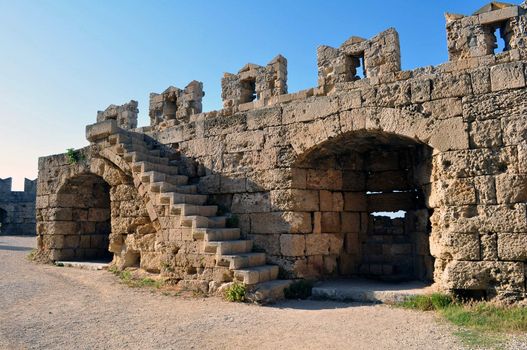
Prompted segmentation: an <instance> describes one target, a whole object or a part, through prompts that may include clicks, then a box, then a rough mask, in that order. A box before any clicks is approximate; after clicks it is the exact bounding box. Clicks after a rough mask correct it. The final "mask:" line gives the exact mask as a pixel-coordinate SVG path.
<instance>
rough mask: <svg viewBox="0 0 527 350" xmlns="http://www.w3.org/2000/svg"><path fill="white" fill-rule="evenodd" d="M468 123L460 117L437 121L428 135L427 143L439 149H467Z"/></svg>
mask: <svg viewBox="0 0 527 350" xmlns="http://www.w3.org/2000/svg"><path fill="white" fill-rule="evenodd" d="M467 129H468V124H467V123H465V122H464V121H463V118H462V117H453V118H450V119H445V120H441V121H439V122H438V123H437V124H436V125H435V128H434V130H433V132H432V134H431V135H430V141H429V144H430V146H432V147H433V148H435V149H436V150H439V151H450V150H458V149H467V148H468V145H469V142H468V141H469V139H468V130H467Z"/></svg>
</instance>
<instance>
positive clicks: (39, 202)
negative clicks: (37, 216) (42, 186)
mask: <svg viewBox="0 0 527 350" xmlns="http://www.w3.org/2000/svg"><path fill="white" fill-rule="evenodd" d="M48 206H49V196H37V199H36V208H37V209H41V208H47V207H48Z"/></svg>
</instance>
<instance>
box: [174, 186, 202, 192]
mask: <svg viewBox="0 0 527 350" xmlns="http://www.w3.org/2000/svg"><path fill="white" fill-rule="evenodd" d="M176 192H178V193H181V194H197V193H198V186H197V185H183V186H178V187H177V191H176Z"/></svg>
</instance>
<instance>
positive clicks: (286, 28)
mask: <svg viewBox="0 0 527 350" xmlns="http://www.w3.org/2000/svg"><path fill="white" fill-rule="evenodd" d="M487 2H488V1H477V0H465V1H460V0H444V1H437V0H428V1H423V0H404V1H383V0H379V1H357V0H348V1H344V0H343V1H327V0H325V1H319V0H304V1H284V0H281V1H279V0H276V1H271V0H266V1H242V0H238V1H221V2H220V1H212V0H210V1H175V0H174V1H153V0H143V1H131V0H126V1H125V0H112V1H108V0H89V1H84V0H74V1H70V0H55V1H49V0H34V1H27V0H10V1H8V0H0V178H5V177H10V176H11V177H14V183H15V188H16V189H21V188H22V183H23V177H29V178H35V177H36V175H37V158H38V157H39V156H44V155H49V154H55V153H62V152H64V151H65V149H66V148H69V147H75V148H78V147H82V146H84V145H86V144H87V142H86V141H85V138H84V127H85V126H86V125H87V124H90V123H93V122H95V118H96V112H97V110H102V109H105V108H106V107H107V106H108V105H109V104H112V103H114V104H122V103H124V102H127V101H129V100H130V99H135V100H138V101H139V110H140V117H139V125H148V94H149V93H150V92H161V91H163V90H164V89H165V88H166V87H168V86H169V85H174V86H178V87H184V86H185V85H186V84H187V83H188V82H189V81H191V80H193V79H196V80H200V81H203V82H204V89H205V92H206V96H205V98H204V101H203V102H204V110H205V111H208V110H213V109H219V108H221V85H220V81H221V77H222V75H223V72H237V71H238V69H239V68H241V67H242V66H243V65H244V64H245V63H247V62H252V63H257V64H262V65H263V64H265V63H267V62H268V61H270V60H271V59H272V58H273V57H274V56H276V55H277V54H278V53H281V54H282V55H284V56H285V57H286V58H287V59H288V70H289V75H288V85H289V92H295V91H298V90H302V89H305V88H309V87H313V86H315V85H316V81H317V67H316V48H317V46H319V45H322V44H325V45H331V46H338V45H340V44H341V43H342V42H343V41H345V40H346V39H347V38H348V37H350V36H352V35H355V36H361V37H365V38H369V37H371V36H373V35H375V34H377V33H378V32H380V31H383V30H385V29H387V28H389V27H395V28H396V29H397V30H398V32H399V35H400V40H401V54H402V65H403V69H412V68H415V67H420V66H426V65H436V64H439V63H442V62H445V61H446V60H447V51H446V39H445V30H444V27H445V20H444V12H451V13H461V14H471V13H472V12H474V11H475V10H477V9H478V8H480V7H481V6H483V5H485V4H486V3H487Z"/></svg>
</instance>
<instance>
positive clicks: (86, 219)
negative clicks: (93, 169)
mask: <svg viewBox="0 0 527 350" xmlns="http://www.w3.org/2000/svg"><path fill="white" fill-rule="evenodd" d="M50 210H51V211H52V213H51V216H50V218H51V223H50V224H51V226H52V227H53V235H52V236H51V237H50V239H51V240H52V241H53V242H52V245H53V247H54V248H55V250H56V252H55V259H54V260H64V259H72V260H84V261H89V260H101V261H110V260H111V259H112V254H111V253H110V251H109V250H108V248H109V237H110V233H111V205H110V185H109V184H108V183H107V182H106V181H105V180H104V179H103V178H102V177H101V176H99V175H96V174H93V173H88V172H85V173H81V174H77V175H75V176H72V177H70V178H68V179H67V180H65V181H64V183H63V184H62V185H61V186H60V188H59V189H58V192H57V199H56V204H55V206H54V208H51V209H50Z"/></svg>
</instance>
